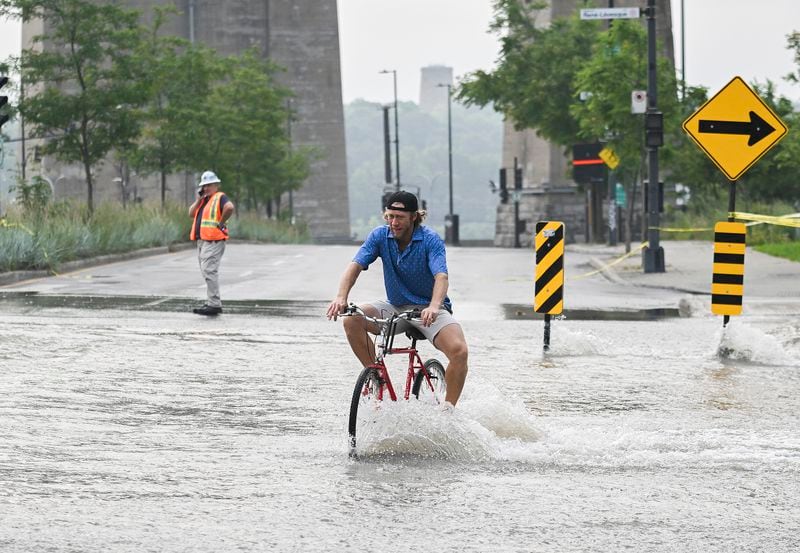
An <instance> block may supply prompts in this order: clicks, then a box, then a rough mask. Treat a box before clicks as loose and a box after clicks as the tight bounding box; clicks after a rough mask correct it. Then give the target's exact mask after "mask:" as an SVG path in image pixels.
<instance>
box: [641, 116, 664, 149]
mask: <svg viewBox="0 0 800 553" xmlns="http://www.w3.org/2000/svg"><path fill="white" fill-rule="evenodd" d="M644 130H645V138H644V142H645V146H647V147H648V148H660V147H661V146H663V145H664V114H663V113H661V112H660V111H650V112H648V113H645V114H644Z"/></svg>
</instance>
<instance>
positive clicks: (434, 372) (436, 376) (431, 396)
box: [411, 359, 447, 405]
mask: <svg viewBox="0 0 800 553" xmlns="http://www.w3.org/2000/svg"><path fill="white" fill-rule="evenodd" d="M426 374H427V375H428V378H425V375H426ZM446 392H447V384H445V381H444V367H443V366H442V364H441V363H440V362H439V361H438V360H436V359H428V360H427V361H425V370H419V371H417V375H416V376H415V377H414V385H413V387H412V388H411V393H412V394H414V397H416V398H417V399H420V400H422V401H425V402H426V403H431V404H434V405H438V404H439V403H443V402H444V396H445V393H446Z"/></svg>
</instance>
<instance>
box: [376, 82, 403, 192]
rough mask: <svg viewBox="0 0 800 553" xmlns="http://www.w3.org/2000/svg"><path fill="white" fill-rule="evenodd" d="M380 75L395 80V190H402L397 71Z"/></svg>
mask: <svg viewBox="0 0 800 553" xmlns="http://www.w3.org/2000/svg"><path fill="white" fill-rule="evenodd" d="M380 73H391V74H392V78H393V80H394V170H395V173H397V183H396V184H395V190H396V191H399V190H400V126H399V124H398V115H397V69H384V70H382V71H380Z"/></svg>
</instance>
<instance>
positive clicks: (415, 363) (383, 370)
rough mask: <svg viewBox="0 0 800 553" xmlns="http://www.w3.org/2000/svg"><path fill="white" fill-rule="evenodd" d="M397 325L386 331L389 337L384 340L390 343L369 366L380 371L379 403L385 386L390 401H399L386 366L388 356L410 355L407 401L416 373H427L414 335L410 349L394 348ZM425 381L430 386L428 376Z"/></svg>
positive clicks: (407, 375) (406, 389)
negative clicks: (385, 359)
mask: <svg viewBox="0 0 800 553" xmlns="http://www.w3.org/2000/svg"><path fill="white" fill-rule="evenodd" d="M396 325H397V320H395V321H393V322H392V323H391V324H390V328H387V329H386V333H387V334H388V337H387V336H383V339H384V340H388V341H389V343H388V344H386V345H385V346H379V347H380V349H381V353H379V354H378V359H376V360H375V362H374V363H372V364H370V365H369V367H370V368H373V369H376V370H377V371H378V376H379V377H380V379H381V381H382V383H383V385H382V386H381V388H380V390H378V400H379V401H383V389H384V386H385V387H386V390H387V391H388V392H389V399H391V400H392V401H397V394H396V393H395V391H394V386H392V379H391V377H390V376H389V369H388V367H387V366H386V363H385V362H384V361H383V359H384V357H385V356H386V355H396V354H406V355H408V371H407V372H406V387H405V390H404V392H403V397H404V398H405V399H406V400H407V399H408V398H409V396H411V384H412V383H413V381H414V376H415V375H416V371H417V370H421V371H425V365H424V364H423V363H422V358H421V357H420V356H419V352H418V351H417V337H416V336H414V335H413V334H410V335H409V338H411V346H410V347H403V348H395V347H394V337H395V335H394V330H395V326H396ZM412 332H413V330H412ZM425 379H426V380H427V382H428V384H429V385H430V376H429V375H427V374H426V375H425ZM363 393H364V394H365V395H366V394H367V393H368V391H367V390H364V392H363Z"/></svg>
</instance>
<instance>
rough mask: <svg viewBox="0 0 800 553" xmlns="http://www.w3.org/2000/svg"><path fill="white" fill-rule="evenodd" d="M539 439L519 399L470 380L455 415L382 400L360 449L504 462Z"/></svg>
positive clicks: (418, 404) (383, 453) (368, 454)
mask: <svg viewBox="0 0 800 553" xmlns="http://www.w3.org/2000/svg"><path fill="white" fill-rule="evenodd" d="M540 436H541V432H540V431H539V430H538V429H537V428H536V426H535V421H534V417H533V415H531V414H530V413H529V412H528V410H527V409H526V407H525V405H524V404H523V402H522V401H521V400H520V399H519V398H516V397H513V396H508V395H507V394H504V393H503V392H502V391H500V390H499V389H498V388H497V387H496V386H494V385H493V384H491V383H489V382H487V381H485V380H482V379H480V378H472V379H471V380H470V381H469V382H468V384H467V386H466V387H465V390H464V394H463V396H462V399H461V401H460V402H459V404H458V407H457V408H456V409H455V410H454V411H452V412H446V411H443V410H442V409H441V408H440V407H439V406H433V405H427V404H425V403H423V402H419V401H414V400H410V401H398V402H384V403H383V404H382V405H381V406H380V413H379V414H378V416H376V417H375V419H374V423H373V424H372V425H371V427H370V428H369V429H368V432H367V433H366V434H365V435H364V436H362V437H360V438H359V446H358V448H357V449H358V456H359V457H360V458H365V457H366V458H370V457H387V456H390V457H393V458H407V457H414V458H436V459H448V460H456V461H464V462H467V461H469V462H475V461H491V460H496V459H503V458H504V457H505V454H504V453H503V452H504V451H505V450H506V449H507V448H508V446H509V445H513V444H521V443H531V442H535V441H536V440H538V439H539V438H540Z"/></svg>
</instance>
